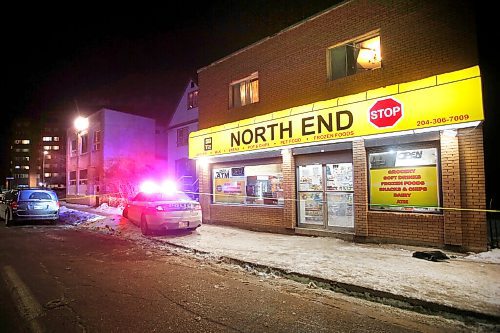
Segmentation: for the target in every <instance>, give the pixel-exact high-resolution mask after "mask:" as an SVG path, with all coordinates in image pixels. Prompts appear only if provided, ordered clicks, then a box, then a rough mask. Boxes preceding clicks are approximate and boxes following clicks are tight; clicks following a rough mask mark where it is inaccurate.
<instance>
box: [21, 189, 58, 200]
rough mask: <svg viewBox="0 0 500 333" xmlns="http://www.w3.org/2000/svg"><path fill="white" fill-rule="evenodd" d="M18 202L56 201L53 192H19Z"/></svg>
mask: <svg viewBox="0 0 500 333" xmlns="http://www.w3.org/2000/svg"><path fill="white" fill-rule="evenodd" d="M19 200H57V196H56V194H55V193H54V192H49V191H30V190H28V191H21V192H20V194H19Z"/></svg>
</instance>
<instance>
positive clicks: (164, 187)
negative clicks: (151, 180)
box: [161, 179, 177, 195]
mask: <svg viewBox="0 0 500 333" xmlns="http://www.w3.org/2000/svg"><path fill="white" fill-rule="evenodd" d="M161 191H162V192H163V193H165V194H167V195H172V194H174V193H175V192H177V184H176V183H175V182H174V181H172V180H170V179H166V180H164V181H163V183H162V184H161Z"/></svg>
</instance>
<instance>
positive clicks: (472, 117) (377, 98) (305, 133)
mask: <svg viewBox="0 0 500 333" xmlns="http://www.w3.org/2000/svg"><path fill="white" fill-rule="evenodd" d="M481 120H484V115H483V105H482V93H481V78H480V73H479V67H477V66H475V67H471V68H468V69H464V70H461V71H456V72H452V73H447V74H442V75H437V76H433V77H430V78H426V79H423V80H418V81H413V82H407V83H401V84H396V85H392V86H388V87H384V88H379V89H374V90H370V91H367V92H364V93H360V94H356V95H352V96H345V97H339V98H335V99H331V100H327V101H320V102H316V103H312V104H309V105H303V106H300V107H295V108H291V109H286V110H281V111H276V112H273V113H270V114H267V115H264V116H258V117H254V118H249V119H244V120H241V121H238V122H235V123H229V124H225V125H220V126H216V127H212V128H208V129H204V130H200V131H197V132H193V133H191V134H190V136H189V157H190V158H198V157H201V156H217V155H223V154H232V153H240V152H246V151H252V150H260V149H273V148H279V147H286V146H290V145H307V144H312V143H319V142H326V141H335V140H345V139H351V138H355V137H360V136H367V135H374V134H383V133H391V132H400V131H407V130H417V129H424V128H430V127H437V126H443V125H453V124H461V123H468V122H474V121H481Z"/></svg>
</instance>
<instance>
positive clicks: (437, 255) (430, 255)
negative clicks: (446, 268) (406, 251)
mask: <svg viewBox="0 0 500 333" xmlns="http://www.w3.org/2000/svg"><path fill="white" fill-rule="evenodd" d="M413 257H415V258H418V259H425V260H429V261H442V260H446V259H450V257H448V256H447V255H446V254H444V253H443V252H441V251H416V252H413Z"/></svg>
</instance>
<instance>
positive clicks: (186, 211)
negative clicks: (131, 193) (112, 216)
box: [123, 191, 201, 235]
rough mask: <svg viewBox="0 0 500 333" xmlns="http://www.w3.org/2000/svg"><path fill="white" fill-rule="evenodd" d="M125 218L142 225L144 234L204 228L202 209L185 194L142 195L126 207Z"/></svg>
mask: <svg viewBox="0 0 500 333" xmlns="http://www.w3.org/2000/svg"><path fill="white" fill-rule="evenodd" d="M123 217H125V218H127V219H128V220H130V221H131V222H132V223H134V224H136V225H138V226H140V227H141V232H142V234H143V235H149V234H151V232H152V231H167V230H178V229H187V230H195V229H196V228H198V227H200V226H201V206H200V203H199V202H197V201H195V200H192V199H191V198H190V197H189V196H188V195H187V194H185V193H184V192H178V191H177V192H173V193H163V192H155V193H147V192H139V193H138V194H137V195H136V196H135V197H134V198H133V199H132V200H130V201H129V202H128V203H127V205H126V206H125V209H124V210H123Z"/></svg>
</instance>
